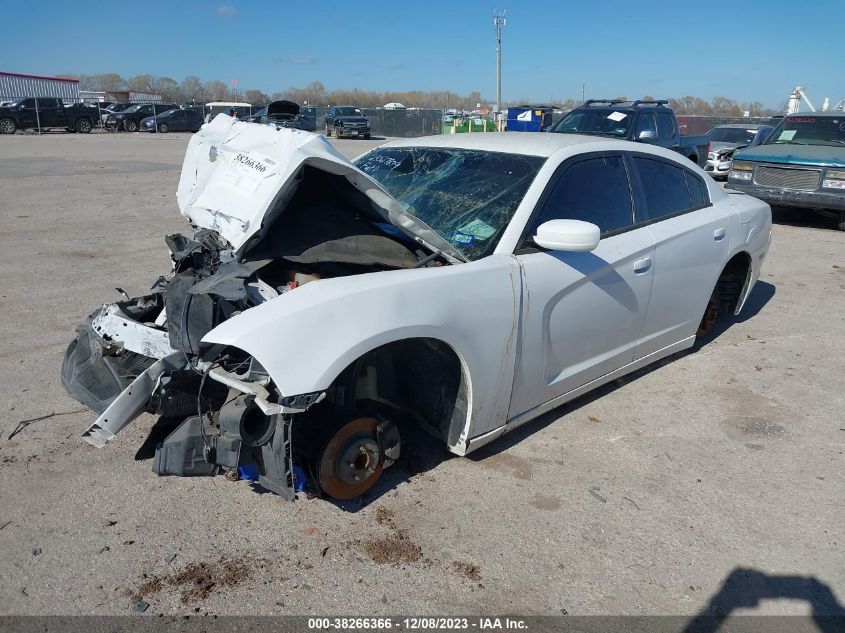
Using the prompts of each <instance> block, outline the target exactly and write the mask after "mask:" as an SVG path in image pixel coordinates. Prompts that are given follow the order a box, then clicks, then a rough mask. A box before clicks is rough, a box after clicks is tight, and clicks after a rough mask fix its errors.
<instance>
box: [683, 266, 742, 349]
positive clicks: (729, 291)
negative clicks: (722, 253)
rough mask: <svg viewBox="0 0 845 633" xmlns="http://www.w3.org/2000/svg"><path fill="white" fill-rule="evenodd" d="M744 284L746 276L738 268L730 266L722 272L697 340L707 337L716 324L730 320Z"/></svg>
mask: <svg viewBox="0 0 845 633" xmlns="http://www.w3.org/2000/svg"><path fill="white" fill-rule="evenodd" d="M744 282H745V277H744V275H743V274H742V272H741V271H740V270H739V269H737V268H736V267H731V265H728V267H727V268H725V270H724V271H722V275H721V276H720V277H719V281H717V282H716V287H715V288H713V294H711V295H710V300H709V301H708V302H707V308H706V309H705V310H704V315H703V316H702V317H701V323H700V324H699V326H698V330H697V331H696V333H695V336H696V338H701V337H703V336H706V335H707V334H708V333H709V332H710V331H711V330H712V329H713V328H714V327H715V326H716V323H718V322H719V321H722V320H724V319H726V318H729V317H730V316H731V315H732V314H733V313H734V310H735V309H736V306H737V302H738V301H739V295H740V293H741V292H742V285H743V283H744Z"/></svg>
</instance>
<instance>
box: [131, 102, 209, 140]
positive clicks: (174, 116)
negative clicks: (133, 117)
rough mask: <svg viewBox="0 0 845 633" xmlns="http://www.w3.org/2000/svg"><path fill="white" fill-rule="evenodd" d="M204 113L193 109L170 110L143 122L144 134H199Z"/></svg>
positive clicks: (142, 129)
mask: <svg viewBox="0 0 845 633" xmlns="http://www.w3.org/2000/svg"><path fill="white" fill-rule="evenodd" d="M202 123H203V121H202V113H201V112H198V111H197V110H194V109H192V108H182V109H177V110H168V111H167V112H162V113H161V114H159V115H158V116H155V117H152V116H148V117H147V118H145V119H143V120H142V121H141V131H142V132H160V133H162V134H164V133H166V132H197V131H199V129H200V128H201V127H202Z"/></svg>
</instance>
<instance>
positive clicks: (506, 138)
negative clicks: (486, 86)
mask: <svg viewBox="0 0 845 633" xmlns="http://www.w3.org/2000/svg"><path fill="white" fill-rule="evenodd" d="M608 140H609V139H607V138H604V137H601V136H584V135H580V134H556V133H549V132H499V133H494V132H490V133H486V134H485V133H483V132H480V133H478V134H440V135H438V136H423V137H419V138H403V139H399V140H397V141H393V142H391V143H385V144H384V145H382V146H381V147H451V148H456V149H477V150H483V151H488V152H505V153H509V154H526V155H528V156H543V157H545V158H548V157H549V156H551V155H552V154H554V153H555V152H557V151H558V150H560V149H563V148H566V147H572V146H573V145H585V144H595V145H605V144H607V141H608ZM617 142H618V141H617Z"/></svg>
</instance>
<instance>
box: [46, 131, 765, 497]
mask: <svg viewBox="0 0 845 633" xmlns="http://www.w3.org/2000/svg"><path fill="white" fill-rule="evenodd" d="M177 199H178V203H179V208H180V210H181V212H182V214H183V215H184V216H185V218H186V219H187V220H188V222H189V223H190V224H191V227H192V229H193V234H192V236H191V237H185V236H182V235H171V236H169V237H167V239H166V241H167V244H168V246H169V248H170V251H171V254H172V260H173V270H172V271H171V273H170V274H169V275H168V276H166V277H160V278H159V279H158V280H157V281H156V282H155V283H154V284H153V286H152V289H151V291H150V293H149V294H148V295H145V296H142V297H137V298H134V299H129V298H127V299H126V300H125V301H119V302H117V303H112V304H108V305H105V306H103V307H102V308H100V309H99V310H97V311H96V312H95V313H94V314H92V315H91V317H90V318H89V320H88V322H87V323H85V324H83V325H81V326H79V328H78V329H77V331H76V337H75V340H74V341H73V342H72V343H71V344H70V347H69V348H68V351H67V354H66V357H65V360H64V364H63V367H62V380H63V383H64V385H65V386H66V388H67V389H68V391H69V392H70V393H71V394H72V395H73V396H74V397H75V398H76V399H78V400H79V401H80V402H82V403H84V404H86V405H87V406H89V407H91V408H92V409H94V410H95V411H97V412H98V413H100V416H99V418H98V419H97V420H96V422H95V423H94V424H93V425H91V427H90V428H89V429H88V430H87V431H86V432H85V433H84V437H85V439H86V440H87V441H88V442H90V443H91V444H93V445H94V446H97V447H102V446H103V445H104V444H105V443H106V442H108V441H109V440H111V439H113V438H114V437H115V435H116V434H117V433H118V432H119V431H120V430H121V429H122V428H123V427H125V426H126V425H127V424H128V423H129V422H130V421H132V420H133V419H134V418H135V417H137V416H138V415H139V414H141V413H142V412H149V413H152V414H155V415H158V416H162V418H164V419H167V420H168V421H170V422H171V423H172V424H173V429H174V430H173V431H172V432H171V433H170V434H169V435H168V436H167V437H166V439H164V441H162V442H161V443H160V444H159V446H158V448H157V449H156V454H155V459H154V462H153V470H154V471H155V472H156V473H158V474H160V475H167V474H171V475H201V474H207V475H210V474H214V473H218V472H234V473H239V475H240V476H241V477H244V478H250V479H256V480H258V482H259V483H260V485H261V486H263V487H264V488H267V489H269V490H271V491H274V492H276V493H278V494H280V495H282V496H283V497H285V498H288V499H291V498H293V494H294V489H295V486H299V487H301V485H302V484H303V482H304V481H305V480H306V479H307V480H309V481H310V485H311V486H313V487H314V488H317V489H319V490H320V491H322V492H323V493H325V494H326V495H329V496H331V497H335V498H338V499H349V498H353V497H356V496H358V495H361V494H362V493H363V492H365V491H366V490H367V489H368V488H370V487H371V486H372V485H373V484H374V483H375V482H376V481H377V480H378V478H379V476H380V475H381V473H382V471H383V469H384V468H385V467H387V466H389V465H390V464H392V463H394V462H395V461H396V460H397V458H398V457H399V454H400V451H401V449H402V442H403V440H404V438H405V437H406V434H405V433H403V428H404V426H405V425H409V424H413V425H419V426H422V427H423V428H424V429H426V430H427V431H428V432H430V433H431V434H433V435H434V436H435V437H437V438H439V439H441V440H442V441H443V442H444V443H445V445H446V446H447V447H448V449H449V450H450V451H452V452H453V453H457V454H459V455H464V454H466V453H468V452H470V451H472V450H475V449H476V448H478V447H480V446H483V445H484V444H486V443H488V442H490V441H492V440H494V439H495V438H497V437H499V436H501V435H502V434H503V433H506V432H508V431H509V430H511V429H513V428H515V427H517V426H519V425H520V424H522V423H524V422H527V421H528V420H530V419H532V418H535V417H537V416H538V415H540V414H542V413H544V412H546V411H548V410H550V409H552V408H554V407H557V406H559V405H561V404H563V403H564V402H567V401H568V400H571V399H572V398H575V397H576V396H578V395H580V394H583V393H584V392H586V391H589V390H591V389H594V388H596V387H598V386H600V385H602V384H604V383H606V382H608V381H611V380H613V379H615V378H618V377H619V376H622V375H623V374H626V373H629V372H631V371H634V370H636V369H638V368H640V367H643V366H644V365H647V364H649V363H652V362H654V361H656V360H658V359H660V358H663V357H665V356H667V355H669V354H672V353H674V352H677V351H678V350H682V349H685V348H688V347H690V346H692V345H693V343H694V341H695V339H696V336H697V335H701V334H702V333H704V332H705V331H707V330H708V329H709V328H710V327H712V325H713V323H714V322H715V320H716V319H717V318H718V317H719V316H721V315H727V314H733V313H738V312H739V310H740V309H741V308H742V305H743V303H744V302H745V300H746V298H747V297H748V295H749V293H750V292H751V289H752V287H753V285H754V283H755V282H756V280H757V278H758V276H759V274H760V267H761V264H762V262H763V259H764V257H765V255H766V251H767V249H768V246H769V242H770V238H771V215H770V210H769V207H768V206H767V205H766V204H764V203H762V202H760V201H758V200H756V199H754V198H751V197H748V196H745V195H742V194H726V193H724V192H723V191H722V190H721V189H720V188H719V187H718V186H717V185H716V184H715V183H714V182H713V181H712V180H711V179H710V178H709V177H708V176H706V175H705V174H704V172H702V171H701V170H700V169H699V168H698V167H696V166H695V165H693V164H691V163H690V162H689V161H687V160H684V159H683V158H679V157H677V154H675V153H673V152H671V151H669V150H664V149H661V148H658V147H653V146H648V145H641V144H635V143H627V142H621V141H615V140H609V139H603V138H598V137H590V136H577V135H558V134H529V133H521V134H520V133H504V134H471V135H470V134H466V135H458V136H452V135H449V136H438V137H431V138H423V139H407V140H401V141H396V142H393V143H389V144H387V145H383V146H381V147H379V148H377V149H375V150H373V151H371V152H369V153H368V154H365V155H364V156H362V157H360V158H358V159H357V160H356V161H354V163H350V162H349V161H347V160H346V159H345V158H343V157H342V156H341V155H340V154H339V153H338V152H337V151H336V150H334V149H333V148H332V146H331V145H330V144H329V143H328V142H327V141H326V140H325V139H324V138H322V137H320V136H317V135H314V134H309V133H306V132H301V131H298V130H288V129H281V130H274V129H272V128H268V127H267V126H263V125H257V124H251V123H241V122H238V121H235V120H233V119H231V118H228V117H218V118H216V119H215V120H214V121H213V122H212V123H211V124H209V125H206V126H205V127H204V128H203V129H202V131H200V132H199V133H198V134H196V135H195V136H194V137H193V138H192V140H191V142H190V145H189V147H188V151H187V155H186V157H185V163H184V167H183V169H182V175H181V180H180V183H179V189H178V192H177Z"/></svg>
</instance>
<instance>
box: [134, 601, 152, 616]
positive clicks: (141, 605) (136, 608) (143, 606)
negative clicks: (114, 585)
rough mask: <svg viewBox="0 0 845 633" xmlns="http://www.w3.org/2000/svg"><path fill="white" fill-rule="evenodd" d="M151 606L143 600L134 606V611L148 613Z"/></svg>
mask: <svg viewBox="0 0 845 633" xmlns="http://www.w3.org/2000/svg"><path fill="white" fill-rule="evenodd" d="M149 606H150V605H149V603H148V602H144V601H143V600H140V601H138V602H136V603H135V604H134V605H132V610H133V611H134V612H135V613H143V612H144V611H146V610H147V609H148V608H149Z"/></svg>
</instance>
